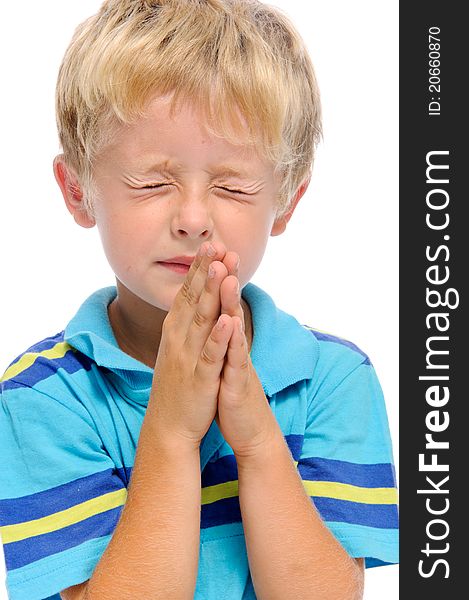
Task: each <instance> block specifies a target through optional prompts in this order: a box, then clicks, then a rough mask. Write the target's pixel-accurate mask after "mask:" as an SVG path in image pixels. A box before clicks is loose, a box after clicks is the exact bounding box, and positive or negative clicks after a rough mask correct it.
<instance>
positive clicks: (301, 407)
mask: <svg viewBox="0 0 469 600" xmlns="http://www.w3.org/2000/svg"><path fill="white" fill-rule="evenodd" d="M115 295H116V288H115V287H109V288H104V289H102V290H99V291H97V292H95V293H94V294H92V295H91V296H90V297H89V298H88V299H87V300H86V301H85V302H84V303H83V305H82V306H81V308H80V309H79V311H78V313H77V314H76V315H75V317H74V318H73V319H72V320H71V321H70V323H69V324H68V325H67V327H66V328H65V330H64V331H62V332H60V333H58V334H57V335H55V336H53V337H50V338H47V339H45V340H43V341H41V342H39V343H38V344H36V345H34V346H32V347H31V348H29V349H28V350H27V351H26V352H25V353H24V354H22V355H21V356H19V357H18V358H17V359H16V360H15V361H14V362H13V363H12V364H11V365H10V367H9V368H8V369H7V371H6V372H5V374H4V376H3V378H2V388H1V406H0V456H2V469H0V533H1V536H2V542H3V550H4V554H5V562H6V569H7V588H8V591H9V594H10V600H41V599H44V598H47V597H49V596H51V597H52V598H53V599H54V600H59V596H58V595H56V594H58V592H60V591H61V590H63V589H64V588H67V587H69V586H71V585H75V584H78V583H81V582H83V581H85V580H87V579H89V578H90V577H91V575H92V574H93V571H94V568H95V566H96V564H97V563H98V561H99V559H100V557H101V555H102V554H103V552H104V550H105V549H106V547H107V545H108V543H109V541H110V539H111V536H112V533H113V531H114V528H115V527H116V524H117V522H118V519H119V516H120V513H121V511H122V508H123V505H124V504H125V501H126V497H127V487H128V485H129V481H130V477H131V474H132V466H133V464H134V457H135V451H136V447H137V443H138V438H139V432H140V428H141V425H142V421H143V418H144V415H145V410H146V407H147V404H148V399H149V393H150V389H151V384H152V377H153V370H152V369H150V368H149V367H148V366H146V365H144V364H143V363H141V362H139V361H138V360H136V359H134V358H132V357H131V356H129V355H128V354H126V353H124V352H123V351H122V350H121V349H120V348H119V346H118V344H117V342H116V339H115V337H114V335H113V331H112V328H111V325H110V323H109V318H108V314H107V306H108V304H109V303H110V302H111V301H112V300H113V299H114V298H115ZM242 295H243V298H244V299H245V300H246V302H247V303H248V304H249V306H250V309H251V313H252V323H253V331H254V336H253V341H252V348H251V359H252V362H253V365H254V367H255V369H256V372H257V374H258V376H259V379H260V381H261V382H262V385H263V389H264V392H265V394H266V397H267V399H268V401H269V404H270V407H271V409H272V411H273V412H274V414H275V417H276V419H277V421H278V423H279V426H280V428H281V429H282V431H283V434H284V436H285V440H286V442H287V444H288V447H289V449H290V451H291V454H292V458H293V460H294V461H295V463H296V464H297V469H298V471H299V474H300V476H301V478H302V480H303V484H304V487H305V490H306V492H307V494H308V495H309V496H310V497H311V500H312V502H314V505H315V506H316V508H317V510H318V511H319V513H320V514H321V517H322V518H323V520H324V521H325V523H326V525H327V526H328V527H329V528H330V530H331V531H332V533H333V534H334V535H335V536H336V538H337V539H338V540H339V541H340V543H341V544H342V545H343V547H344V548H345V549H346V550H347V551H348V552H349V554H350V555H351V556H353V557H365V559H366V563H365V564H366V566H367V567H373V566H377V565H382V564H389V563H395V562H398V542H397V535H398V529H397V527H398V513H397V505H396V502H397V494H396V487H395V486H396V482H395V472H394V466H393V458H392V446H391V440H390V436H389V427H388V420H387V415H386V409H385V404H384V399H383V395H382V391H381V388H380V385H379V382H378V380H377V377H376V374H375V371H374V368H373V366H372V364H371V363H370V360H369V358H368V357H367V356H366V355H365V354H364V353H363V352H362V351H361V350H360V349H359V348H357V347H356V346H355V345H354V344H352V343H351V342H348V341H345V340H343V339H340V338H337V337H334V336H331V335H328V334H324V333H320V332H318V331H315V330H313V329H312V328H310V327H308V326H304V325H301V324H300V323H299V322H298V321H297V320H296V319H295V318H294V317H293V316H291V315H289V314H287V313H285V312H284V311H282V310H280V309H278V308H277V307H276V306H275V304H274V302H273V301H272V299H271V298H270V296H269V295H268V294H266V293H265V292H264V291H262V290H261V289H260V288H259V287H257V286H255V285H254V284H252V283H249V284H247V285H246V286H245V287H244V289H243V290H242ZM200 466H201V481H202V507H201V523H200V527H201V529H200V554H199V571H198V578H197V584H196V590H195V595H194V598H195V599H196V600H219V599H220V598H227V599H228V600H253V599H255V598H256V596H255V592H254V588H253V585H252V581H251V576H250V573H249V565H248V558H247V553H246V545H245V538H244V533H243V524H242V519H241V513H240V506H239V498H238V495H237V490H238V488H237V479H238V474H237V465H236V459H235V457H234V454H233V451H232V449H231V448H230V446H229V445H228V444H227V443H226V442H225V440H224V439H223V436H222V435H221V433H220V430H219V429H218V426H217V424H216V422H215V421H213V423H212V425H211V426H210V429H209V430H208V432H207V434H206V435H205V436H204V438H203V440H202V443H201V447H200Z"/></svg>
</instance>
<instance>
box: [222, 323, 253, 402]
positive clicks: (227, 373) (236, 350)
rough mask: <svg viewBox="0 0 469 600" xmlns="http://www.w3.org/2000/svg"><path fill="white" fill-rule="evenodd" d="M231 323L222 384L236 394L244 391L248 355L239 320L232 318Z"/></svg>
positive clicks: (246, 380)
mask: <svg viewBox="0 0 469 600" xmlns="http://www.w3.org/2000/svg"><path fill="white" fill-rule="evenodd" d="M231 321H232V323H233V326H232V334H231V337H230V340H229V342H228V348H227V352H226V359H225V364H224V367H223V382H224V385H225V386H226V389H227V390H230V391H233V392H236V391H238V390H242V389H245V387H246V385H247V383H248V377H249V355H248V345H247V340H246V336H245V334H244V332H243V331H241V326H242V323H241V319H240V318H239V317H233V318H232V319H231Z"/></svg>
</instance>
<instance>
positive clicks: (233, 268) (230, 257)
mask: <svg viewBox="0 0 469 600" xmlns="http://www.w3.org/2000/svg"><path fill="white" fill-rule="evenodd" d="M223 264H224V265H225V267H226V268H227V269H228V274H229V275H235V276H236V277H238V271H239V256H238V254H237V253H236V252H233V251H231V250H230V251H229V252H227V253H226V255H225V258H224V259H223Z"/></svg>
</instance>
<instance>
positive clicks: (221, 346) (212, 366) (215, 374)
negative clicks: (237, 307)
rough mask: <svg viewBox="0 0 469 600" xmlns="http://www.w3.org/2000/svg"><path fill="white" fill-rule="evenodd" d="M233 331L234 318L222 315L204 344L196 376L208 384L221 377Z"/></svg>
mask: <svg viewBox="0 0 469 600" xmlns="http://www.w3.org/2000/svg"><path fill="white" fill-rule="evenodd" d="M232 333H233V322H232V319H231V318H230V317H228V316H227V315H220V317H219V318H218V320H217V322H216V324H215V325H214V326H213V328H212V330H211V333H210V335H209V336H208V338H207V340H206V342H205V344H204V347H203V349H202V352H201V353H200V356H199V360H198V361H197V364H196V368H195V374H196V376H197V377H198V378H199V380H200V381H203V382H206V383H207V385H208V384H210V383H213V382H214V381H216V380H218V379H219V378H220V373H221V371H222V369H223V364H224V361H225V356H226V352H227V349H228V343H229V341H230V338H231V337H232Z"/></svg>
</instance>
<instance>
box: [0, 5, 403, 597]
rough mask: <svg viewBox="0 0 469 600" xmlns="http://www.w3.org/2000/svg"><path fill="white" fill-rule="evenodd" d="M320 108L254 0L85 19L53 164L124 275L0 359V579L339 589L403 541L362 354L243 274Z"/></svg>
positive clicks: (127, 587)
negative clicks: (1, 561) (0, 363)
mask: <svg viewBox="0 0 469 600" xmlns="http://www.w3.org/2000/svg"><path fill="white" fill-rule="evenodd" d="M319 112H320V111H319V99H318V92H317V87H316V82H315V79H314V74H313V70H312V67H311V64H310V61H309V57H308V56H307V53H306V50H305V48H304V45H303V43H302V41H301V39H300V38H299V36H298V34H297V33H296V32H295V30H294V29H293V28H292V26H291V25H290V24H289V22H288V21H287V20H286V19H285V18H284V17H283V16H282V15H280V14H279V13H277V12H276V11H274V10H272V9H270V8H269V7H267V6H265V5H263V4H260V3H258V2H245V1H241V0H237V1H232V2H226V1H221V0H218V1H217V0H207V1H204V2H203V1H200V2H195V1H194V2H192V1H188V0H185V1H182V0H179V1H176V0H172V1H171V0H168V1H159V2H156V1H146V2H145V1H136V0H135V1H131V0H121V1H117V0H110V1H107V2H105V3H104V4H103V6H102V9H101V11H100V12H99V13H98V15H96V16H95V17H92V18H91V19H89V20H88V21H87V22H85V23H84V24H83V25H82V26H80V27H79V29H78V30H77V32H76V34H75V36H74V39H73V41H72V44H71V46H70V47H69V50H68V51H67V53H66V56H65V58H64V62H63V65H62V67H61V71H60V75H59V81H58V86H57V119H58V126H59V135H60V139H61V142H62V145H63V150H64V153H63V155H60V156H58V157H56V159H55V161H54V172H55V176H56V179H57V182H58V184H59V186H60V188H61V190H62V193H63V196H64V199H65V202H66V205H67V208H68V209H69V211H70V212H71V214H72V215H73V217H74V219H75V221H76V222H77V223H78V224H79V225H81V226H83V227H92V226H94V225H97V227H98V229H99V232H100V235H101V239H102V242H103V247H104V251H105V253H106V256H107V258H108V261H109V263H110V265H111V267H112V268H113V271H114V272H115V274H116V284H117V285H116V288H106V289H104V290H99V291H98V292H96V293H95V294H93V295H92V296H91V297H90V298H89V299H88V300H86V301H85V303H84V304H83V305H82V307H81V308H80V310H79V311H78V313H77V315H76V316H75V317H74V318H73V319H72V320H71V322H70V323H69V324H68V325H67V327H66V328H65V330H64V331H63V332H61V333H60V334H58V335H56V336H54V337H51V338H48V339H46V340H43V341H42V342H39V344H36V345H35V346H33V347H32V348H30V349H29V351H28V352H26V353H25V354H24V355H22V356H21V357H19V358H18V359H16V360H15V361H14V362H13V363H12V365H11V366H10V367H9V368H8V369H7V371H6V373H5V375H4V377H3V383H2V406H1V412H0V440H1V441H0V444H1V449H2V454H3V456H4V457H5V459H4V461H5V462H4V464H5V465H6V466H5V468H4V470H3V471H2V475H1V478H2V479H1V488H0V489H1V492H0V493H1V494H2V495H1V497H0V498H1V499H0V525H1V527H2V529H1V532H2V539H3V544H4V552H5V559H6V566H7V570H8V585H9V589H10V595H11V598H13V599H15V598H18V599H21V598H28V599H31V600H34V599H35V598H45V597H47V596H51V595H53V594H57V593H59V592H60V593H61V597H63V598H66V599H70V598H82V597H86V598H89V599H93V598H99V599H106V598H165V599H166V598H178V599H179V598H192V597H195V598H200V599H202V598H203V599H204V600H205V599H209V600H210V599H212V598H217V599H218V598H227V599H229V600H231V599H233V600H234V599H236V598H239V599H241V598H243V599H250V598H256V597H257V598H269V599H270V598H273V599H276V598H281V599H283V598H290V597H291V598H317V599H319V598H327V599H332V600H333V599H335V598H341V599H345V598H347V599H354V598H360V597H361V595H362V587H363V571H362V568H363V563H364V560H363V559H366V563H367V566H375V565H377V564H383V563H391V562H396V561H397V558H396V527H397V512H396V507H395V491H394V485H395V482H394V477H393V468H392V455H391V447H390V442H389V432H388V428H387V421H386V413H385V409H384V404H383V400H382V395H381V391H380V388H379V384H378V382H377V380H376V376H375V374H374V371H373V368H372V366H371V364H370V362H369V359H368V358H367V357H366V355H364V354H363V353H362V352H361V351H360V350H359V349H358V348H356V347H355V346H353V344H350V343H349V342H345V341H344V340H340V339H338V338H334V337H333V336H328V335H324V334H320V333H319V332H315V331H312V330H310V329H309V328H307V327H303V326H301V325H299V323H298V322H297V321H296V320H295V319H294V318H293V317H291V316H290V315H287V314H286V313H284V312H283V311H281V310H279V309H277V308H276V307H275V305H274V303H273V301H272V300H271V299H270V298H269V297H268V295H267V294H266V293H265V292H263V291H262V290H260V289H259V288H257V287H256V286H254V285H253V284H250V283H249V280H250V279H251V277H252V275H253V274H254V272H255V271H256V269H257V267H258V265H259V263H260V261H261V259H262V256H263V253H264V251H265V247H266V244H267V240H268V237H269V236H270V235H279V234H281V233H282V232H283V231H284V230H285V228H286V225H287V223H288V221H289V219H290V218H291V216H292V214H293V212H294V210H295V207H296V205H297V204H298V202H299V200H300V199H301V197H302V196H303V194H304V192H305V191H306V188H307V186H308V183H309V177H310V171H311V165H312V160H313V150H314V146H315V143H316V142H317V140H318V137H319V133H320V118H319ZM238 285H239V288H238ZM239 290H241V293H240V291H239ZM305 492H306V493H305ZM56 597H58V596H56Z"/></svg>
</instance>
